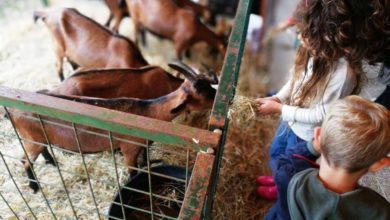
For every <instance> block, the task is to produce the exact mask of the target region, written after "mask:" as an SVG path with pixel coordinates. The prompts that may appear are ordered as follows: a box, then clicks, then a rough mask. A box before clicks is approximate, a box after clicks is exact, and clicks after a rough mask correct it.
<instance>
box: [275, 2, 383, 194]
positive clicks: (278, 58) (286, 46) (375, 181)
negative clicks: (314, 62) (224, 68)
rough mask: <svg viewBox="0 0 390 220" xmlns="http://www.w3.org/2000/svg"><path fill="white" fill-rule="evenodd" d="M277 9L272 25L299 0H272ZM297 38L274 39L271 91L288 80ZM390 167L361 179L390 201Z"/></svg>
mask: <svg viewBox="0 0 390 220" xmlns="http://www.w3.org/2000/svg"><path fill="white" fill-rule="evenodd" d="M272 2H273V4H274V5H273V7H274V8H275V9H276V10H275V12H274V14H273V19H272V20H271V23H272V24H271V25H275V24H278V23H279V22H281V21H283V20H285V19H286V18H288V17H289V16H291V14H292V11H293V10H294V7H295V5H296V4H297V2H298V1H297V0H290V1H284V0H276V1H272ZM295 39H296V35H295V30H290V31H286V32H284V33H280V34H279V35H278V36H276V37H275V38H274V40H273V41H272V47H271V49H270V66H269V67H268V68H269V73H270V74H269V78H270V82H269V88H270V92H276V91H278V90H279V89H280V88H281V87H282V86H283V85H284V83H285V82H286V81H287V80H288V77H289V75H290V73H289V69H290V68H291V67H292V65H293V59H294V54H295V48H294V42H295ZM389 177H390V168H387V169H385V170H382V171H380V172H378V173H370V174H367V175H365V176H364V177H363V178H362V180H361V185H364V186H367V187H370V188H371V189H373V190H375V191H376V192H378V193H379V194H381V195H382V196H383V197H385V198H386V199H387V201H390V181H389Z"/></svg>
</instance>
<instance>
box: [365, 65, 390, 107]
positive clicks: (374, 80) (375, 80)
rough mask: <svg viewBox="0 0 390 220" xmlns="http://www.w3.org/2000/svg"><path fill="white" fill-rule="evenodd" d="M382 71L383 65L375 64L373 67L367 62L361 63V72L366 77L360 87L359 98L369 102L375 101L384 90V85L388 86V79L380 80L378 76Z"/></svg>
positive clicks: (389, 80) (389, 82)
mask: <svg viewBox="0 0 390 220" xmlns="http://www.w3.org/2000/svg"><path fill="white" fill-rule="evenodd" d="M382 71H383V63H377V64H375V65H369V64H368V63H367V62H363V72H364V73H365V75H366V81H365V83H364V84H363V85H362V88H361V91H360V93H359V96H361V97H363V98H366V99H368V100H371V101H375V100H376V99H377V98H378V97H379V96H380V95H381V94H382V92H383V91H384V90H385V89H386V85H385V84H384V83H386V84H389V85H390V78H389V79H381V78H380V77H379V75H380V74H381V73H382Z"/></svg>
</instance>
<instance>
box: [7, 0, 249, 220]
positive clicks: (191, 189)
mask: <svg viewBox="0 0 390 220" xmlns="http://www.w3.org/2000/svg"><path fill="white" fill-rule="evenodd" d="M250 3H251V1H250V0H241V1H240V4H239V7H238V10H237V14H236V19H235V24H234V27H233V30H232V34H231V37H230V40H229V45H228V50H227V55H226V57H225V61H224V66H223V69H222V78H221V81H220V84H219V89H218V91H217V96H216V100H215V103H214V107H213V110H212V114H211V116H210V121H209V130H202V129H197V128H193V127H189V126H184V125H180V124H176V123H171V122H165V121H159V120H156V119H151V118H146V117H142V116H138V115H133V114H128V113H123V112H117V111H112V110H109V109H104V108H99V107H95V106H91V105H86V104H82V103H76V102H72V101H68V100H63V99H58V98H55V97H50V96H46V95H42V94H37V93H31V92H26V91H22V90H17V89H10V88H5V87H0V105H1V106H2V109H0V112H1V113H0V115H1V116H0V117H2V118H1V119H0V126H1V131H0V157H1V160H0V185H1V186H2V187H1V188H0V197H1V199H0V218H4V219H7V218H16V219H107V218H108V219H201V218H211V210H212V201H213V197H214V196H215V192H216V186H217V182H218V174H219V167H220V162H221V158H222V154H223V145H224V141H225V137H226V133H227V128H228V120H227V109H228V106H229V104H230V102H231V100H232V99H233V96H234V91H235V86H236V83H237V79H238V71H239V67H240V62H241V57H242V52H243V48H244V45H245V36H246V29H247V22H248V17H249V13H248V12H249V8H250ZM3 116H4V117H3ZM25 130H29V131H30V132H25ZM31 131H33V132H31ZM56 134H57V135H56ZM58 137H61V138H58ZM64 139H66V140H67V142H66V141H65V142H64ZM97 148H98V150H97ZM117 149H121V150H120V151H121V152H122V153H121V152H120V151H118V150H117ZM94 151H98V152H99V153H94ZM142 152H145V154H144V155H145V156H144V157H143V160H142V159H141V160H140V159H139V157H138V154H142ZM92 153H94V154H92ZM39 155H42V156H43V157H38V156H39ZM48 155H49V156H48ZM50 155H51V156H52V158H50ZM36 157H38V159H37V158H36ZM36 159H37V160H36ZM134 160H135V161H134ZM129 161H131V162H129ZM28 165H31V167H32V169H30V171H29V172H27V175H26V174H23V173H24V172H25V171H26V170H25V169H24V168H27V167H28ZM27 170H28V169H27ZM129 172H131V175H130V176H129ZM26 176H27V177H28V180H27V178H26ZM130 180H131V181H130ZM29 186H30V187H29ZM31 186H32V187H33V188H35V189H36V192H35V193H34V192H33V190H31V189H30V188H31Z"/></svg>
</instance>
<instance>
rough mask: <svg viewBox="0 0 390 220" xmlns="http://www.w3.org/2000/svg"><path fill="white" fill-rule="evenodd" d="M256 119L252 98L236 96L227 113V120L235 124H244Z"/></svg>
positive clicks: (254, 104) (254, 103)
mask: <svg viewBox="0 0 390 220" xmlns="http://www.w3.org/2000/svg"><path fill="white" fill-rule="evenodd" d="M255 117H256V101H255V99H254V98H249V97H245V96H240V95H237V96H235V97H234V100H233V104H232V105H231V106H230V108H229V111H228V118H229V119H230V120H231V121H232V120H234V121H235V122H236V123H239V124H241V123H246V122H248V121H249V120H251V119H254V118H255Z"/></svg>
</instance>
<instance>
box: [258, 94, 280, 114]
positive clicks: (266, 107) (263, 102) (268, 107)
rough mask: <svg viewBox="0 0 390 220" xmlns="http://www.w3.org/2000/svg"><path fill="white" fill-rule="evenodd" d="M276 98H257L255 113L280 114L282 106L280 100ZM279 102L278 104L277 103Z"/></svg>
mask: <svg viewBox="0 0 390 220" xmlns="http://www.w3.org/2000/svg"><path fill="white" fill-rule="evenodd" d="M275 98H276V97H267V98H258V99H256V102H257V111H258V112H259V113H262V114H272V113H281V112H282V104H280V100H279V99H278V98H276V100H277V101H276V100H275ZM278 101H279V102H278Z"/></svg>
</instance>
